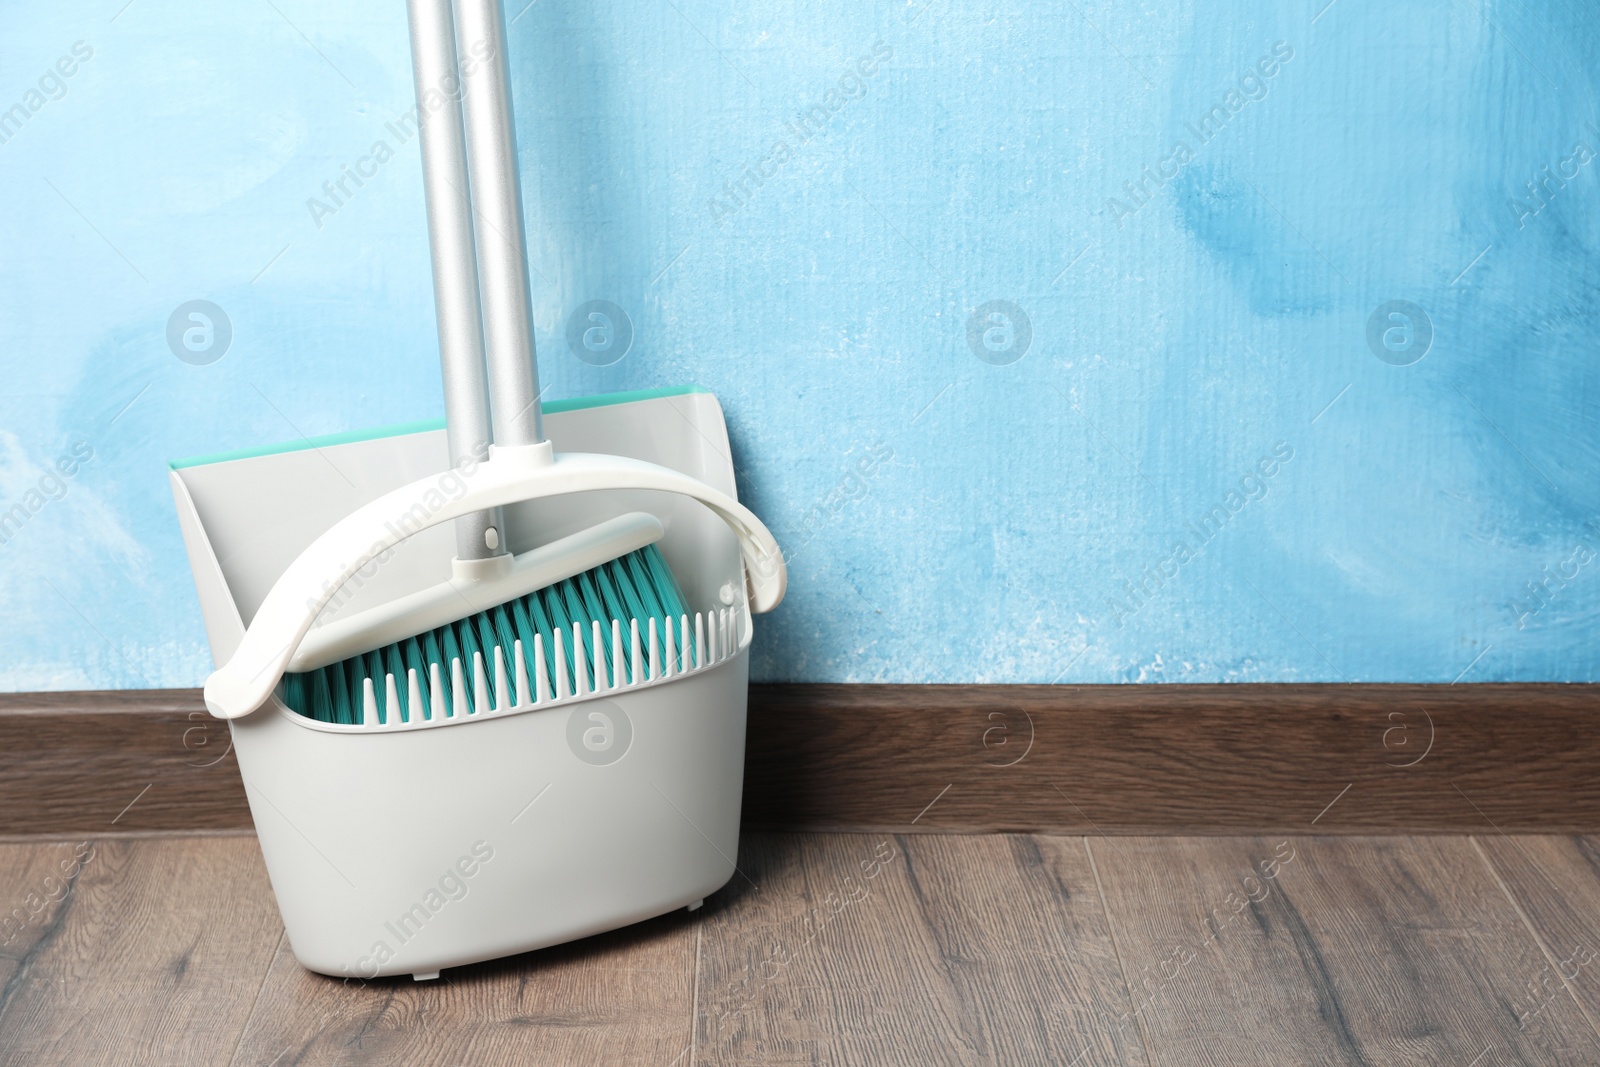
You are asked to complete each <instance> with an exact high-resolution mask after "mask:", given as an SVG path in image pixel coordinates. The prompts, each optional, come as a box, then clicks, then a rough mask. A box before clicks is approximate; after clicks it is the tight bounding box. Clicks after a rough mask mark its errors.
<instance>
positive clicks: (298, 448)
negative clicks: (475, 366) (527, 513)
mask: <svg viewBox="0 0 1600 1067" xmlns="http://www.w3.org/2000/svg"><path fill="white" fill-rule="evenodd" d="M696 393H705V394H710V393H711V390H709V389H707V388H705V387H704V386H702V385H696V384H693V383H690V384H688V385H678V386H668V387H664V388H660V389H632V390H629V391H627V392H621V393H601V394H598V395H596V396H580V397H572V398H570V399H567V400H551V401H548V402H547V403H545V404H544V413H545V414H546V415H559V414H561V413H562V412H564V411H582V410H584V409H585V408H599V407H610V406H612V405H615V404H633V403H637V402H639V401H641V400H660V399H664V398H666V397H673V396H691V395H693V394H696ZM442 429H444V419H443V418H437V419H419V420H417V421H414V422H402V423H395V424H391V425H388V426H376V427H371V428H369V429H365V430H347V431H345V432H343V433H333V434H325V435H323V436H321V437H302V438H300V439H299V440H297V441H284V442H281V443H279V444H271V445H257V446H255V447H252V448H238V449H234V450H232V451H228V452H215V453H212V454H210V455H204V456H193V457H190V458H188V459H175V460H172V461H171V462H169V463H168V464H167V466H168V468H169V469H171V470H175V471H178V470H185V469H187V468H189V467H205V466H209V465H211V464H213V463H228V462H231V461H233V460H239V459H258V458H260V457H262V456H276V455H281V454H283V453H285V452H303V451H305V450H307V449H314V448H331V447H333V446H334V445H347V444H354V443H355V442H358V441H377V440H382V439H383V438H386V437H405V436H407V435H409V434H417V433H431V432H433V431H437V430H442Z"/></svg>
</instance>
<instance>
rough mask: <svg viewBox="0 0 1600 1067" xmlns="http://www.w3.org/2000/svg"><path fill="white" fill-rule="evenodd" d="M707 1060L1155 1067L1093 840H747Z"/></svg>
mask: <svg viewBox="0 0 1600 1067" xmlns="http://www.w3.org/2000/svg"><path fill="white" fill-rule="evenodd" d="M740 867H741V869H742V871H743V873H744V875H745V876H748V878H747V879H746V878H745V877H741V876H735V883H734V884H733V885H731V886H730V887H729V888H728V889H726V890H724V891H723V892H722V893H720V894H718V896H717V897H715V898H713V899H712V900H711V901H708V902H707V909H708V911H710V912H711V914H710V915H708V916H707V919H706V921H705V925H704V927H703V928H702V931H701V945H700V977H699V984H698V989H697V995H696V1002H697V1012H696V1035H695V1057H694V1059H695V1063H697V1064H728V1065H737V1067H751V1065H763V1067H775V1065H790V1064H793V1065H799V1064H806V1065H817V1064H863V1063H872V1064H906V1065H912V1064H915V1065H918V1067H922V1065H933V1064H952V1065H954V1064H962V1065H965V1064H978V1063H1001V1064H1007V1065H1025V1064H1041V1065H1042V1064H1050V1065H1062V1064H1068V1063H1093V1064H1101V1065H1105V1064H1144V1063H1145V1062H1146V1060H1145V1058H1144V1054H1143V1050H1142V1048H1141V1047H1140V1045H1139V1041H1138V1037H1137V1035H1136V1034H1133V1033H1131V1032H1126V1033H1122V1034H1119V1033H1117V1032H1116V1031H1115V1030H1114V1029H1111V1028H1108V1027H1106V1026H1105V1025H1104V1024H1103V1020H1104V1019H1106V1018H1112V1017H1115V1016H1116V1015H1118V1014H1121V1013H1124V1012H1126V1010H1127V993H1126V987H1125V986H1124V984H1123V980H1122V975H1121V972H1120V970H1119V968H1118V965H1117V960H1116V955H1115V951H1114V949H1113V946H1112V942H1111V938H1110V933H1109V930H1108V927H1107V924H1106V918H1105V911H1104V908H1103V906H1102V904H1101V901H1100V899H1099V895H1098V893H1097V892H1096V889H1095V884H1094V876H1093V872H1092V870H1091V868H1090V864H1089V862H1088V855H1087V853H1086V852H1085V851H1084V848H1083V843H1082V839H1081V838H1077V837H1034V836H1028V835H1003V836H1002V835H996V836H983V837H957V836H923V835H918V836H910V837H893V836H888V835H827V836H823V835H814V834H804V835H800V834H747V835H746V836H745V838H744V841H743V843H742V847H741V850H740Z"/></svg>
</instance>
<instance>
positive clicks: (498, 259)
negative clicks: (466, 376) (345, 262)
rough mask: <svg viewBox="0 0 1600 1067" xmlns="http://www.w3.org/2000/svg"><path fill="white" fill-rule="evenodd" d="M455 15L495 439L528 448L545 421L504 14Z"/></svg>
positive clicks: (487, 9)
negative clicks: (530, 289)
mask: <svg viewBox="0 0 1600 1067" xmlns="http://www.w3.org/2000/svg"><path fill="white" fill-rule="evenodd" d="M455 18H456V42H457V49H458V51H459V52H460V56H461V63H462V65H463V68H464V69H468V70H470V73H468V74H467V75H466V77H465V78H464V80H463V84H464V86H465V89H466V92H465V95H464V97H463V98H462V110H463V112H464V113H465V115H466V126H467V153H468V156H469V157H470V160H471V164H472V165H471V173H470V181H471V185H472V194H471V195H472V207H473V210H474V211H475V212H476V213H477V222H478V226H477V235H478V278H479V285H480V290H481V292H480V296H481V299H482V303H483V336H484V350H485V354H486V356H487V358H488V362H489V396H490V399H491V400H492V402H493V405H494V440H495V443H496V444H500V445H534V444H538V443H540V442H541V441H543V440H544V423H543V419H542V418H541V415H540V407H539V369H538V366H537V364H536V362H535V353H534V346H533V308H532V297H531V294H530V292H529V283H528V243H527V238H526V236H525V235H524V232H523V219H522V181H521V176H520V175H519V174H518V172H517V130H516V122H515V120H514V119H513V116H512V111H511V74H510V66H509V63H508V60H507V56H506V27H505V14H504V12H503V10H502V9H501V4H500V0H455Z"/></svg>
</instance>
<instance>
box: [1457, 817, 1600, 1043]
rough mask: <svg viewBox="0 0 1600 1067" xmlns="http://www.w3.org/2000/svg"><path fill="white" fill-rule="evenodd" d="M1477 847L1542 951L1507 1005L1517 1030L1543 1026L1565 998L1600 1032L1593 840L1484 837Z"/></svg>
mask: <svg viewBox="0 0 1600 1067" xmlns="http://www.w3.org/2000/svg"><path fill="white" fill-rule="evenodd" d="M1477 844H1478V847H1479V848H1480V850H1481V851H1482V852H1483V854H1484V857H1485V858H1486V859H1487V860H1488V862H1489V864H1490V865H1491V866H1492V867H1493V868H1494V871H1495V873H1496V874H1497V875H1499V877H1500V881H1501V884H1502V885H1504V886H1505V887H1506V890H1507V892H1508V893H1510V894H1511V896H1512V898H1513V899H1514V900H1515V901H1516V902H1517V905H1518V907H1519V908H1520V909H1521V910H1522V913H1523V915H1524V916H1526V917H1527V920H1528V922H1529V924H1530V925H1531V926H1532V928H1533V931H1534V933H1535V934H1536V935H1537V936H1538V938H1539V940H1540V943H1541V945H1542V947H1543V948H1544V950H1545V959H1544V966H1542V967H1540V968H1539V969H1538V971H1537V972H1536V973H1530V974H1528V975H1527V976H1526V978H1527V981H1526V982H1525V983H1524V984H1523V986H1522V987H1521V988H1519V989H1517V990H1516V991H1515V995H1514V996H1513V997H1512V998H1511V1003H1512V1006H1513V1008H1514V1010H1515V1013H1516V1015H1517V1018H1518V1020H1519V1023H1520V1025H1521V1026H1523V1027H1525V1028H1527V1027H1534V1026H1539V1025H1542V1024H1543V1021H1544V1018H1545V1015H1546V1014H1547V1013H1548V1012H1549V1011H1550V1010H1551V1009H1552V1008H1554V1007H1557V1006H1559V1005H1560V1004H1561V1003H1562V1002H1563V1001H1564V1000H1566V999H1568V998H1572V999H1575V1000H1576V1001H1577V1002H1578V1004H1579V1005H1580V1007H1581V1008H1582V1009H1583V1011H1584V1014H1585V1015H1586V1016H1587V1017H1588V1019H1589V1021H1590V1023H1591V1024H1596V1025H1600V840H1597V839H1595V838H1593V837H1523V836H1516V837H1506V836H1504V835H1486V836H1484V837H1481V838H1478V839H1477Z"/></svg>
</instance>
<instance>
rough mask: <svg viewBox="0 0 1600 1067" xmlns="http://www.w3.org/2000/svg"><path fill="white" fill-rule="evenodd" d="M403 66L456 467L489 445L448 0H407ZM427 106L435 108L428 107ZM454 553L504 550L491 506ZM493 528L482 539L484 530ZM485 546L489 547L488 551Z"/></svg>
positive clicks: (470, 522) (474, 519)
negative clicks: (417, 145) (418, 145)
mask: <svg viewBox="0 0 1600 1067" xmlns="http://www.w3.org/2000/svg"><path fill="white" fill-rule="evenodd" d="M407 6H408V8H409V16H410V22H411V66H412V72H413V75H414V77H415V79H416V83H417V84H416V88H417V110H416V116H417V125H418V127H419V132H420V134H421V138H420V139H421V141H422V184H423V191H424V195H425V198H426V200H427V205H428V245H429V248H430V249H431V251H432V256H433V295H434V303H435V305H436V307H437V312H438V320H439V362H440V368H441V371H442V372H443V378H444V410H445V436H446V438H447V440H448V441H449V446H450V463H451V466H452V467H457V468H459V467H460V465H461V463H462V461H463V460H464V459H466V458H467V457H468V456H469V455H473V454H476V455H477V457H478V458H480V459H481V458H482V457H483V456H484V455H485V451H484V450H485V449H486V448H487V447H488V445H489V443H490V442H491V441H493V440H494V433H493V429H492V426H491V423H490V418H489V393H488V382H487V380H486V378H485V375H484V367H483V327H482V323H481V320H480V318H479V310H478V266H477V259H476V252H475V251H474V249H473V245H474V241H473V235H472V205H471V202H470V201H469V200H468V186H467V155H466V145H465V141H464V134H463V129H462V122H461V107H460V104H459V102H458V101H459V100H460V96H461V84H460V81H459V77H460V73H459V70H458V69H457V64H456V37H455V26H454V22H453V17H452V13H451V5H450V0H409V2H408V5H407ZM430 103H431V104H435V105H437V109H436V110H435V109H431V108H430V106H429V105H430ZM455 525H456V555H457V557H458V558H460V559H464V560H472V559H485V558H487V557H490V556H495V555H498V554H499V553H500V552H501V551H504V546H503V544H502V543H501V538H500V537H499V531H500V530H501V529H503V528H504V524H503V521H502V518H501V512H500V509H499V508H491V509H488V510H485V511H476V512H473V513H472V514H470V515H463V516H462V517H461V518H459V519H457V520H456V524H455ZM491 528H492V529H493V530H494V531H495V533H494V534H490V532H489V531H490V529H491ZM490 542H493V544H494V547H492V548H491V547H490Z"/></svg>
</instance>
